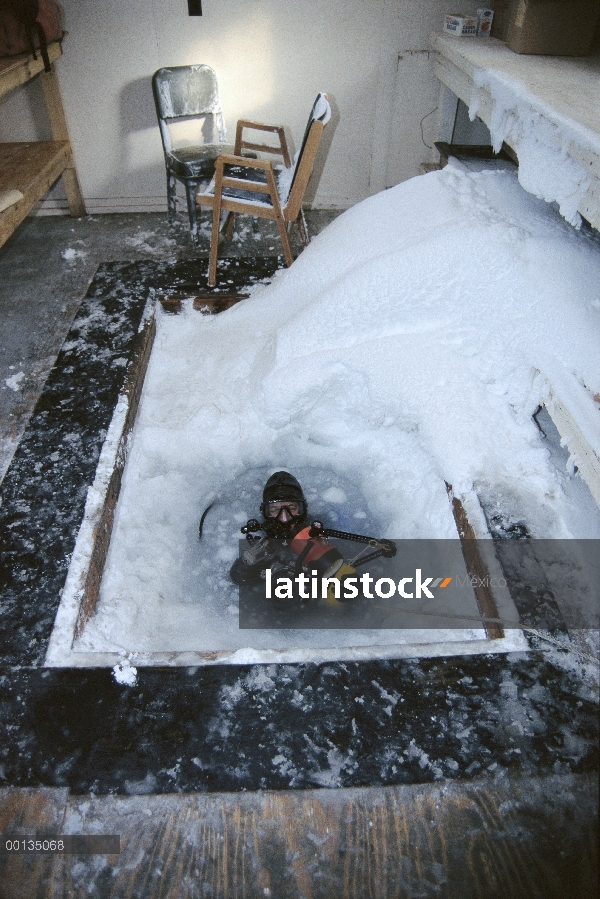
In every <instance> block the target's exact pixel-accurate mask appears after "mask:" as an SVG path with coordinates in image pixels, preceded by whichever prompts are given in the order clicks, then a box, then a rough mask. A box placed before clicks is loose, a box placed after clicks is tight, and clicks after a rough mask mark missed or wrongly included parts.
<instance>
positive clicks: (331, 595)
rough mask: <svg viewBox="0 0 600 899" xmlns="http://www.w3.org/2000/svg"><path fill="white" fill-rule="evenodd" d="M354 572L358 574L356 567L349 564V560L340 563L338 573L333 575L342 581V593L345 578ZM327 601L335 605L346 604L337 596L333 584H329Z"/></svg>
mask: <svg viewBox="0 0 600 899" xmlns="http://www.w3.org/2000/svg"><path fill="white" fill-rule="evenodd" d="M353 574H356V568H353V567H352V565H348V564H347V562H344V564H343V565H340V567H339V568H338V570H337V571H336V573H335V574H334V575H333V576H334V577H335V578H337V580H338V581H339V582H340V594H341V593H342V590H343V589H344V578H346V577H349V576H350V575H353ZM326 602H327V603H330V604H332V605H335V606H341V605H344V603H343V601H342V600H339V599H336V598H335V589H334V586H333V584H329V586H328V587H327V599H326Z"/></svg>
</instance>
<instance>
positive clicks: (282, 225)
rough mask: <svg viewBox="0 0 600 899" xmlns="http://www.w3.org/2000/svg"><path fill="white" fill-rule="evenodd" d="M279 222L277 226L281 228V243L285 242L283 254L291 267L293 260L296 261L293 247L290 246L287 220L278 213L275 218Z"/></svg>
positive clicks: (286, 262)
mask: <svg viewBox="0 0 600 899" xmlns="http://www.w3.org/2000/svg"><path fill="white" fill-rule="evenodd" d="M275 221H276V222H277V227H278V228H279V236H280V237H281V243H282V244H283V255H284V256H285V264H286V265H287V267H288V268H289V267H290V265H291V264H292V262H293V261H294V257H293V256H292V248H291V247H290V239H289V237H288V233H287V228H286V226H285V222H284V220H283V216H281V215H278V216H277V217H276V219H275Z"/></svg>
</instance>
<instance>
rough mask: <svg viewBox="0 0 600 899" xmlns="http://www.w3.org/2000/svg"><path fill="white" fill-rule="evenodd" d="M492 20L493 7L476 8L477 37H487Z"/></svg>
mask: <svg viewBox="0 0 600 899" xmlns="http://www.w3.org/2000/svg"><path fill="white" fill-rule="evenodd" d="M493 20H494V10H493V9H485V8H484V9H478V10H477V34H478V35H479V37H489V36H490V34H491V30H492V22H493Z"/></svg>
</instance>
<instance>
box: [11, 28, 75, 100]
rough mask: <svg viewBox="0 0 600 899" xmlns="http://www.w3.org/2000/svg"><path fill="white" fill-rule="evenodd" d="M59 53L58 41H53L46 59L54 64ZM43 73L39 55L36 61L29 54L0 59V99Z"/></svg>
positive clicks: (41, 60)
mask: <svg viewBox="0 0 600 899" xmlns="http://www.w3.org/2000/svg"><path fill="white" fill-rule="evenodd" d="M61 53H62V49H61V46H60V44H59V43H58V41H54V43H52V44H50V46H49V47H48V58H49V60H50V62H51V63H54V62H56V60H57V59H58V57H59V56H60V55H61ZM43 71H44V61H43V59H42V57H41V55H40V54H39V53H38V54H37V59H34V58H33V56H32V55H31V53H21V54H20V56H7V57H6V58H5V59H0V98H2V97H4V96H5V95H6V94H8V93H9V92H10V91H12V90H14V89H15V88H16V87H19V86H20V85H21V84H27V82H28V81H31V79H32V78H35V76H36V75H39V74H40V72H43Z"/></svg>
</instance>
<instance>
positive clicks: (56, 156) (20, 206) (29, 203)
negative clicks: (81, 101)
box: [0, 140, 73, 246]
mask: <svg viewBox="0 0 600 899" xmlns="http://www.w3.org/2000/svg"><path fill="white" fill-rule="evenodd" d="M72 161H73V160H72V154H71V145H70V144H69V141H68V140H48V141H37V142H34V143H12V144H0V193H1V192H2V191H4V190H11V189H14V190H20V191H21V193H22V194H23V195H24V196H23V199H22V200H19V202H18V203H14V204H13V205H12V206H9V207H8V209H6V210H5V211H4V212H2V213H0V246H2V244H4V243H5V242H6V241H7V240H8V238H9V237H10V235H11V234H12V233H13V231H14V230H15V229H16V228H17V227H18V226H19V225H20V224H21V222H22V221H23V219H24V218H25V216H26V215H27V214H28V213H29V212H30V210H31V209H32V207H33V206H35V204H36V203H37V201H38V200H39V199H40V197H43V195H44V194H45V193H46V191H47V190H49V189H50V188H51V187H52V185H53V184H54V182H55V181H56V180H57V179H58V178H59V177H60V176H61V175H62V173H63V172H64V170H65V169H66V168H67V166H69V165H71V164H72Z"/></svg>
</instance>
